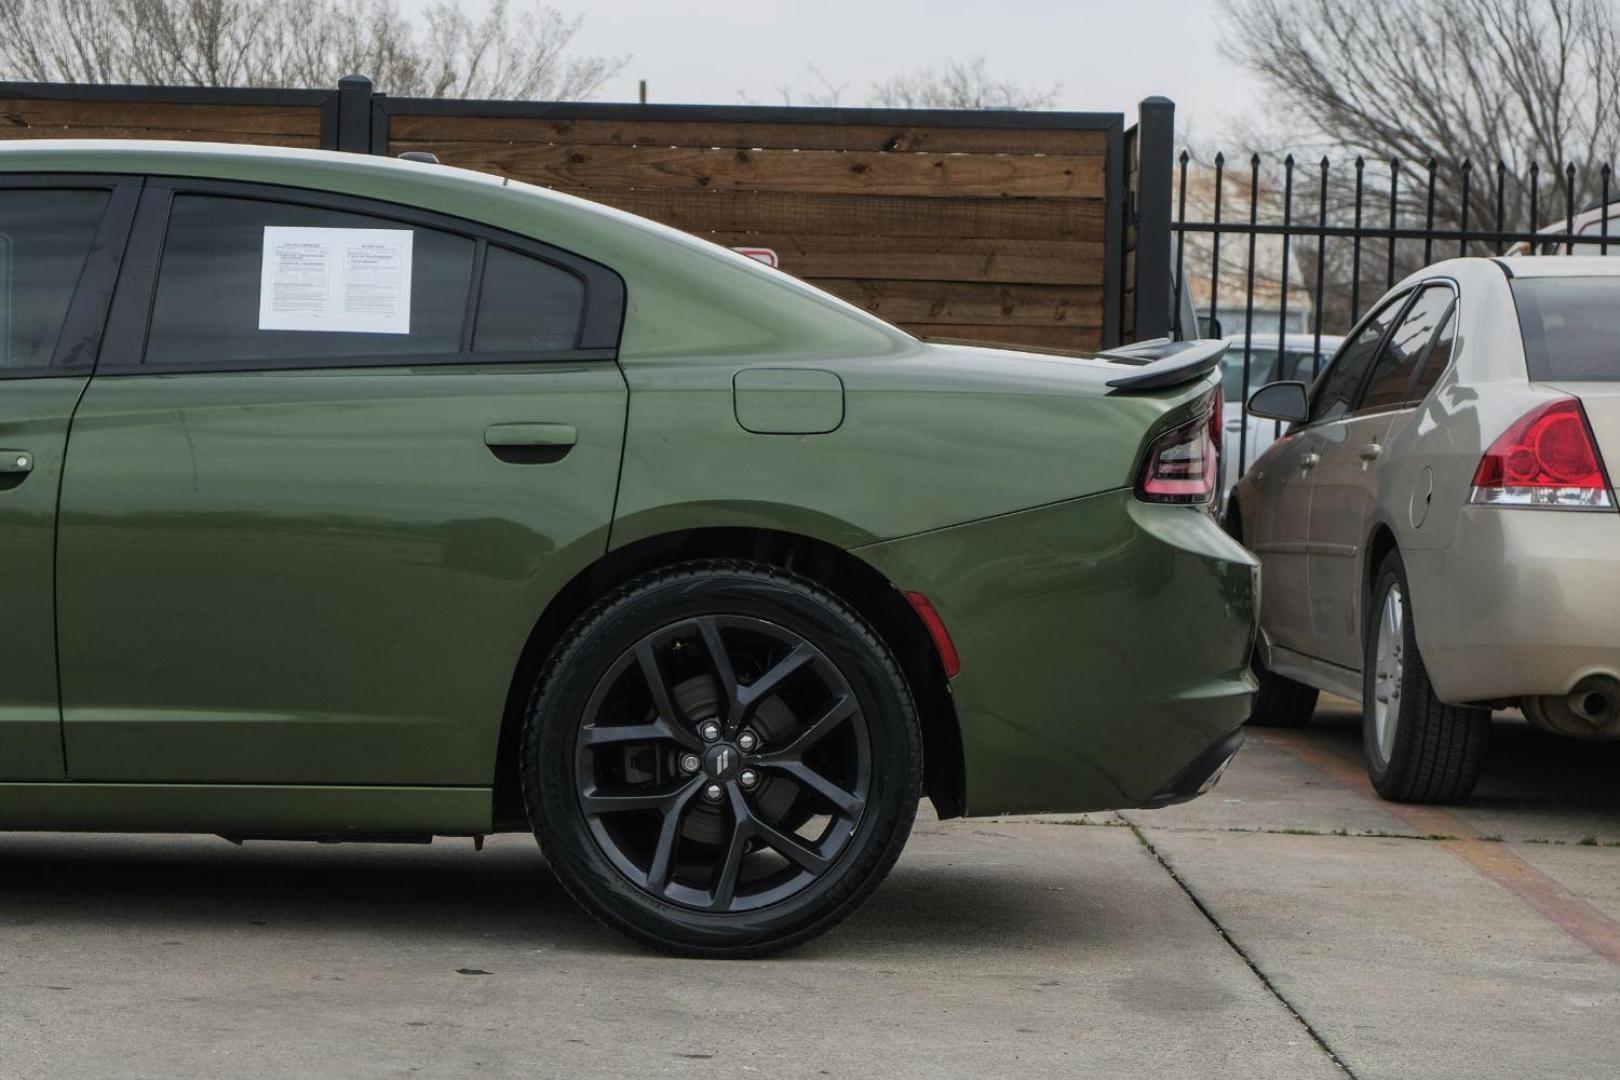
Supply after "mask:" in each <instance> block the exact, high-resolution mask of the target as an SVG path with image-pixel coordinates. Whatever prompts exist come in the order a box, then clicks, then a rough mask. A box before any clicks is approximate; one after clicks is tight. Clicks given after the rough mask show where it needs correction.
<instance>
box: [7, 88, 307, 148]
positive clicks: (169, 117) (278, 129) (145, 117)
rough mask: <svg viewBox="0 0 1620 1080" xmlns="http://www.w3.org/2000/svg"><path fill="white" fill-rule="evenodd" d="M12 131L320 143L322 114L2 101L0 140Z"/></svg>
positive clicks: (289, 108)
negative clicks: (291, 139)
mask: <svg viewBox="0 0 1620 1080" xmlns="http://www.w3.org/2000/svg"><path fill="white" fill-rule="evenodd" d="M13 129H22V130H24V131H30V130H31V131H32V132H34V137H35V138H98V137H99V136H95V135H87V134H81V132H82V131H88V130H91V129H109V130H150V131H153V132H164V133H168V132H181V131H185V132H193V133H196V134H195V137H197V138H201V137H203V136H204V135H208V136H213V135H223V134H225V133H233V132H234V133H239V134H258V135H296V136H304V135H309V136H314V137H317V138H318V137H319V136H320V131H321V113H320V110H319V109H312V108H301V107H296V106H256V105H195V104H168V103H161V102H119V101H113V100H107V101H49V100H44V101H41V100H36V99H32V98H30V99H23V98H0V137H4V136H11V137H17V136H18V134H19V132H18V131H15V130H13ZM41 129H44V130H43V131H42V130H41ZM64 129H71V130H64ZM163 137H173V136H170V135H167V134H165V135H164V136H163ZM221 141H224V140H223V139H222V140H221ZM237 141H239V140H237Z"/></svg>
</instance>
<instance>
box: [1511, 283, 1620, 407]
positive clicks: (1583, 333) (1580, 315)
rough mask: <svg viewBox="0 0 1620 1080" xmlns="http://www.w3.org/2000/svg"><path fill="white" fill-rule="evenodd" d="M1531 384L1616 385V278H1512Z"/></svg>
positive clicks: (1619, 301)
mask: <svg viewBox="0 0 1620 1080" xmlns="http://www.w3.org/2000/svg"><path fill="white" fill-rule="evenodd" d="M1510 285H1511V287H1512V289H1513V303H1514V306H1515V307H1516V308H1517V309H1518V313H1519V332H1520V334H1521V335H1522V336H1523V338H1524V361H1525V367H1526V368H1527V369H1528V373H1529V376H1530V379H1531V381H1532V382H1555V381H1565V382H1620V349H1617V348H1616V347H1615V342H1616V341H1620V277H1546V278H1529V277H1516V278H1514V279H1513V280H1512V281H1511V282H1510Z"/></svg>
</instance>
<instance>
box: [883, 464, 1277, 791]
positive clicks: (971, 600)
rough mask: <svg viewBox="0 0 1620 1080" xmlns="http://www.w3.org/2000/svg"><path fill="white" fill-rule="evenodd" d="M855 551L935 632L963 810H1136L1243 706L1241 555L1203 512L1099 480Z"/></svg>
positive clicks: (1245, 571)
mask: <svg viewBox="0 0 1620 1080" xmlns="http://www.w3.org/2000/svg"><path fill="white" fill-rule="evenodd" d="M857 554H858V555H860V556H861V557H862V558H864V559H866V560H867V561H868V562H870V563H872V564H873V565H874V566H876V567H877V568H878V569H879V570H881V571H882V572H883V573H885V574H886V575H888V576H889V578H890V579H891V580H893V581H895V582H896V583H898V584H899V585H900V587H901V588H904V589H908V590H909V589H918V590H921V591H924V592H926V593H927V594H928V596H929V597H930V599H931V600H932V601H933V602H934V604H935V606H936V608H937V609H938V610H939V613H940V616H941V618H942V619H943V620H944V622H945V625H946V627H947V628H948V629H949V631H950V633H951V635H952V639H953V641H954V643H955V645H956V648H957V651H958V653H959V654H960V656H961V661H962V671H961V674H960V675H958V676H957V678H956V679H955V680H954V681H953V683H952V694H953V696H954V698H955V703H956V709H957V714H958V717H959V720H960V723H961V728H962V742H963V749H964V753H965V757H966V760H967V764H968V768H967V784H968V790H967V812H968V813H969V814H972V815H985V814H996V813H1018V812H1033V811H1042V810H1051V811H1082V810H1093V809H1104V808H1119V807H1128V806H1137V805H1140V804H1142V803H1144V802H1146V801H1148V800H1149V799H1151V798H1152V797H1153V795H1154V794H1155V793H1157V792H1158V791H1160V790H1161V789H1162V788H1163V786H1164V785H1165V784H1166V783H1168V782H1169V781H1170V780H1171V778H1172V777H1174V776H1175V775H1176V774H1177V773H1178V772H1180V771H1181V770H1182V769H1183V768H1184V767H1185V766H1186V765H1187V764H1188V763H1189V762H1191V761H1192V760H1193V759H1194V758H1195V757H1197V756H1198V755H1199V754H1200V753H1201V752H1203V751H1204V750H1205V749H1207V748H1208V747H1209V746H1211V745H1212V744H1213V743H1215V742H1217V741H1218V740H1219V739H1221V738H1222V737H1224V736H1226V735H1227V734H1229V733H1231V732H1232V731H1235V730H1236V729H1237V728H1238V727H1239V726H1240V725H1241V724H1242V723H1243V720H1244V718H1245V717H1246V716H1247V715H1248V711H1249V706H1250V701H1251V695H1252V693H1253V689H1254V683H1253V680H1252V676H1251V675H1250V673H1249V667H1248V663H1249V651H1250V649H1251V647H1252V645H1253V640H1254V631H1255V625H1256V624H1255V620H1256V615H1257V608H1256V601H1257V583H1258V576H1259V575H1258V564H1257V563H1256V562H1255V561H1254V559H1253V558H1252V557H1251V556H1250V555H1249V554H1248V552H1246V551H1244V550H1243V548H1242V547H1241V545H1239V544H1238V543H1237V542H1236V541H1234V540H1232V539H1231V538H1230V537H1228V536H1227V535H1226V534H1225V532H1223V531H1222V530H1221V528H1220V526H1219V525H1218V524H1217V523H1216V522H1215V520H1214V519H1213V518H1212V517H1211V516H1210V515H1209V514H1208V513H1206V512H1205V511H1203V510H1202V509H1199V508H1192V507H1185V506H1164V505H1151V504H1148V503H1143V502H1140V501H1138V500H1137V499H1136V497H1135V496H1134V495H1133V494H1132V493H1131V492H1129V491H1111V492H1106V493H1104V494H1101V495H1094V496H1091V497H1088V498H1083V499H1076V500H1072V501H1069V502H1064V503H1060V504H1057V505H1052V506H1045V507H1041V508H1038V509H1034V510H1029V511H1025V512H1023V513H1018V514H1010V515H1006V516H1003V517H998V518H994V519H991V520H988V521H980V522H976V523H973V524H970V525H964V526H960V527H957V528H951V529H944V530H940V531H937V532H932V533H927V534H924V535H922V536H916V537H910V538H907V539H903V540H897V541H892V542H889V543H885V544H878V545H874V546H871V547H867V548H863V549H860V550H859V551H858V552H857Z"/></svg>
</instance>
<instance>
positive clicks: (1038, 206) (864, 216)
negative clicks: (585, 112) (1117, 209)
mask: <svg viewBox="0 0 1620 1080" xmlns="http://www.w3.org/2000/svg"><path fill="white" fill-rule="evenodd" d="M556 190H558V191H563V192H565V193H567V194H570V195H578V196H581V197H583V198H587V199H591V200H593V201H595V202H601V203H605V204H607V205H608V206H615V207H618V208H619V209H621V210H628V211H629V212H630V213H632V214H640V215H642V216H643V217H648V218H651V219H653V220H654V221H661V222H663V223H664V224H666V225H672V226H674V227H675V228H677V229H685V230H686V231H688V232H695V233H707V232H710V231H718V232H725V233H740V232H759V233H774V234H779V235H780V234H784V233H787V234H796V233H814V234H816V235H821V236H866V235H872V236H966V237H1005V238H1008V239H1023V240H1063V241H1069V240H1080V241H1085V242H1091V243H1098V244H1100V243H1102V240H1103V233H1104V229H1105V220H1104V215H1105V210H1104V206H1103V202H1102V200H1101V199H922V198H911V197H907V196H901V195H804V194H798V193H793V192H781V191H757V192H714V191H690V190H683V191H669V190H662V191H660V190H651V191H626V190H619V191H609V190H602V189H585V188H573V187H562V186H560V187H558V188H557V189H556Z"/></svg>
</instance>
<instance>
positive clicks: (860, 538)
mask: <svg viewBox="0 0 1620 1080" xmlns="http://www.w3.org/2000/svg"><path fill="white" fill-rule="evenodd" d="M0 318H3V320H4V321H3V326H0V335H3V338H0V563H3V566H4V571H5V572H4V574H3V575H0V610H3V611H4V612H5V617H4V619H0V655H3V657H4V659H3V661H0V663H3V668H0V671H3V679H0V829H36V830H97V831H127V832H135V831H140V832H206V833H217V834H219V835H221V836H224V837H226V838H228V839H232V840H245V839H289V840H290V839H319V840H363V841H374V842H381V841H391V840H419V839H423V838H428V837H432V836H435V835H441V836H443V835H450V836H475V837H481V836H482V835H484V834H486V833H490V832H495V831H504V830H532V831H533V832H534V834H535V835H536V836H537V837H538V840H539V842H540V845H541V847H542V848H543V850H544V852H545V855H546V857H547V859H548V861H549V863H550V865H551V867H552V869H553V870H554V871H555V873H556V874H557V876H558V877H559V878H560V879H561V881H562V883H563V884H564V886H566V888H567V889H568V891H569V892H570V893H571V894H572V895H574V896H575V897H576V898H578V900H579V901H580V902H581V903H582V904H584V905H585V906H586V907H587V908H589V909H590V910H591V911H592V912H594V913H595V914H596V915H598V916H600V917H601V918H602V919H603V920H604V921H606V922H607V923H609V924H610V925H612V926H614V927H616V928H618V929H619V930H622V931H624V932H626V933H628V934H631V935H633V936H634V937H636V938H638V939H639V940H641V941H643V942H645V943H648V944H651V945H653V946H656V947H659V948H663V949H666V950H671V951H675V952H681V953H685V954H689V955H707V956H739V955H752V954H759V953H763V952H767V951H770V950H773V949H779V948H783V947H785V946H789V945H792V944H795V943H797V942H801V941H804V940H806V939H807V938H810V937H812V936H814V935H815V934H817V933H820V932H821V931H823V930H826V929H827V928H828V927H829V926H831V925H833V924H834V923H836V922H837V921H838V920H839V919H841V918H842V917H844V916H845V915H847V914H848V913H849V912H850V911H851V910H852V909H853V908H854V907H855V906H856V905H858V904H859V903H860V902H861V901H862V900H863V899H864V898H865V897H866V896H867V895H868V894H870V893H871V891H872V890H873V889H874V888H875V887H876V886H877V884H878V883H879V881H880V880H881V879H882V878H883V876H884V875H885V873H886V872H887V871H888V870H889V868H890V867H891V866H892V865H893V864H894V861H895V859H896V858H897V856H898V855H899V853H900V850H901V848H902V846H903V845H904V843H905V841H906V838H907V835H908V834H909V832H910V828H911V824H912V820H913V817H914V815H915V812H916V808H917V805H918V803H919V800H920V799H921V798H922V797H923V796H925V795H926V796H927V797H928V798H929V799H930V800H931V801H932V803H933V805H934V807H935V809H936V810H937V812H938V814H939V815H940V816H941V817H955V816H960V815H984V814H1004V813H1017V812H1021V811H1037V810H1052V811H1079V810H1098V809H1104V808H1116V807H1142V806H1156V805H1163V804H1166V803H1170V802H1175V801H1179V800H1182V799H1186V798H1190V797H1192V796H1193V795H1195V794H1197V793H1199V792H1201V791H1203V790H1205V789H1207V788H1208V787H1209V785H1211V784H1212V783H1213V782H1214V780H1215V779H1216V777H1218V775H1219V773H1220V771H1221V769H1222V768H1223V767H1224V766H1225V764H1226V762H1227V761H1228V760H1229V759H1230V758H1231V756H1232V754H1233V753H1234V752H1235V750H1236V748H1237V746H1238V743H1239V741H1240V739H1241V735H1240V726H1241V724H1242V722H1243V720H1244V718H1245V716H1246V715H1247V714H1248V711H1249V704H1250V699H1251V696H1252V694H1253V691H1254V682H1253V679H1252V676H1251V674H1250V672H1249V668H1248V660H1249V655H1250V647H1251V644H1252V640H1253V637H1254V633H1255V609H1256V592H1257V588H1258V577H1257V570H1256V564H1255V562H1254V561H1253V560H1252V559H1251V558H1250V556H1249V555H1248V554H1247V553H1245V552H1244V551H1243V549H1242V548H1241V547H1240V546H1239V545H1238V544H1237V543H1236V542H1235V541H1233V540H1231V539H1229V538H1228V537H1227V536H1226V535H1225V534H1224V533H1223V532H1222V531H1221V529H1220V527H1219V526H1218V524H1217V523H1216V521H1215V519H1214V518H1213V517H1212V516H1211V512H1210V507H1211V504H1212V496H1213V492H1214V487H1215V480H1216V477H1217V476H1218V475H1219V473H1218V468H1217V462H1216V449H1215V448H1216V445H1217V444H1218V442H1219V438H1220V418H1219V407H1220V406H1219V402H1220V397H1219V392H1220V380H1219V373H1218V371H1217V370H1216V366H1215V365H1216V363H1217V361H1218V359H1219V350H1220V348H1221V346H1220V345H1219V344H1218V343H1205V342H1162V341H1161V342H1155V343H1149V344H1147V345H1143V346H1135V347H1130V348H1126V349H1122V350H1118V351H1115V352H1108V353H1101V354H1097V355H1094V356H1049V355H1033V354H1030V353H1023V352H1008V351H998V350H992V349H983V348H971V347H965V346H950V345H943V344H929V343H924V342H921V341H918V340H917V339H915V338H913V337H911V336H910V335H908V334H906V333H905V332H903V331H901V330H899V329H896V328H895V327H893V326H890V325H889V324H887V323H885V322H882V321H881V320H879V319H877V318H874V317H872V316H870V315H868V314H866V313H865V312H862V311H860V310H859V309H857V308H855V307H852V306H850V305H849V304H846V303H843V302H842V301H839V300H837V299H834V298H833V297H831V296H828V295H827V294H825V293H823V292H820V291H819V290H817V289H814V288H811V287H810V286H807V285H805V284H803V283H802V282H799V281H797V280H795V279H794V278H792V277H790V276H789V275H787V274H785V273H781V272H779V271H776V270H773V269H771V268H769V267H765V266H762V265H760V264H758V263H755V262H753V261H751V260H749V259H746V258H744V257H742V256H740V255H737V254H735V253H733V252H730V251H727V250H725V249H723V248H721V247H718V246H716V245H713V244H710V243H707V242H705V241H703V240H699V239H695V238H693V237H690V236H687V235H685V234H682V233H679V232H676V231H674V230H671V229H667V228H664V227H662V226H659V225H656V224H653V223H651V222H648V221H645V220H642V219H640V218H636V217H633V216H630V215H626V214H622V213H618V212H616V211H613V210H610V209H606V208H604V207H601V206H597V205H594V204H592V203H588V202H584V201H581V200H577V199H573V198H568V197H565V196H561V195H557V194H553V193H550V192H547V191H544V190H541V189H538V188H534V187H529V186H526V185H523V184H519V183H513V182H508V181H503V180H502V179H500V178H498V177H491V176H486V175H482V174H478V173H473V172H467V171H462V170H457V169H449V168H443V167H440V166H437V165H434V164H428V163H421V162H415V161H392V160H383V159H377V158H368V157H363V156H354V155H340V154H334V153H321V152H314V151H288V150H276V149H268V148H258V147H224V146H204V145H183V144H161V143H137V142H119V143H105V142H102V143H98V142H32V143H21V144H18V143H13V144H10V145H7V146H5V147H4V148H3V149H0Z"/></svg>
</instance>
